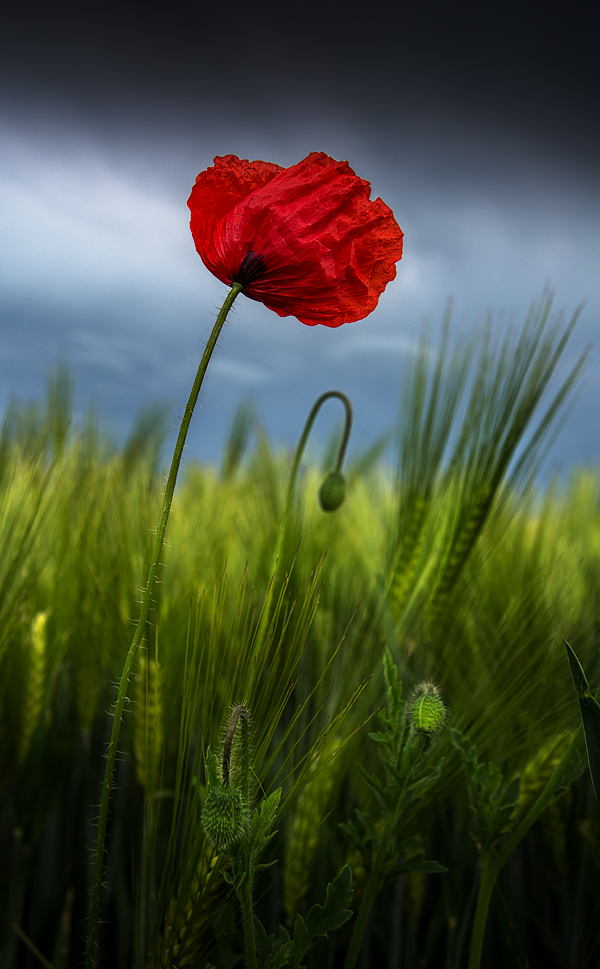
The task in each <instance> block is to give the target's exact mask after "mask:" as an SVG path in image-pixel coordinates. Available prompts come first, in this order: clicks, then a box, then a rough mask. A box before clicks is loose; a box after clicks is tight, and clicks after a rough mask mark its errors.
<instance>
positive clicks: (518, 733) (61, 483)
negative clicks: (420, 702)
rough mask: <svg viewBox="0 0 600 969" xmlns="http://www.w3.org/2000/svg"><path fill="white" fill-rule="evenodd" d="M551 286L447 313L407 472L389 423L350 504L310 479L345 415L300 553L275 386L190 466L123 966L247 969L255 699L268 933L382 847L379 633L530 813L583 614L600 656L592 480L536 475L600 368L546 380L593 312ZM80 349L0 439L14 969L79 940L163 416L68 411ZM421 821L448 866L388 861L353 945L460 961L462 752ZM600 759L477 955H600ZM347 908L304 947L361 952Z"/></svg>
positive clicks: (118, 882)
mask: <svg viewBox="0 0 600 969" xmlns="http://www.w3.org/2000/svg"><path fill="white" fill-rule="evenodd" d="M550 311H551V305H550V300H549V299H548V298H545V299H543V300H542V301H540V303H539V304H537V306H536V307H534V309H532V312H531V314H530V316H529V317H528V320H527V321H526V323H525V324H524V325H523V327H522V328H521V330H520V331H519V332H517V333H514V332H513V333H508V335H507V336H502V337H498V334H497V332H496V330H495V328H494V327H493V326H492V324H491V322H490V321H488V322H487V324H486V325H485V326H484V327H483V328H482V329H481V330H479V331H477V332H474V333H473V334H472V335H471V336H470V337H469V339H468V340H466V341H459V340H455V339H453V338H452V336H451V326H450V321H449V319H446V320H445V322H444V325H443V328H442V339H441V343H440V349H439V351H437V352H432V351H431V349H430V346H429V343H428V341H427V337H426V335H425V336H424V338H423V342H422V345H421V349H420V351H419V353H418V354H417V356H416V358H415V359H414V360H413V361H411V367H410V368H407V375H406V376H405V378H404V380H403V382H402V393H401V402H400V409H399V417H398V421H397V427H396V430H395V436H394V447H395V453H396V459H397V461H396V466H395V467H393V468H390V467H388V466H387V465H385V464H384V463H382V460H381V455H382V453H383V452H384V449H385V447H386V445H387V441H386V440H385V439H383V438H382V440H381V441H378V442H376V443H375V444H374V445H373V446H372V447H371V448H370V449H369V450H368V451H367V452H365V453H364V454H359V455H355V456H354V457H353V459H352V460H351V461H350V463H349V464H347V467H346V468H345V469H344V470H345V475H346V479H347V483H348V497H347V499H346V502H345V503H344V505H343V506H342V507H341V508H340V509H339V510H338V511H337V512H335V513H333V514H325V513H323V512H322V511H321V509H320V507H319V504H318V500H317V495H318V489H319V486H320V483H321V481H322V478H323V476H324V473H325V472H326V471H327V470H329V468H330V467H331V464H332V459H331V457H332V455H333V454H334V451H335V448H336V446H337V441H338V436H334V438H333V439H332V441H331V442H330V443H329V444H328V445H327V446H326V448H325V450H324V454H323V455H322V458H321V459H320V460H319V459H316V458H314V457H313V459H312V460H311V461H307V462H305V465H304V467H303V471H302V475H301V479H300V484H299V487H298V490H297V495H296V501H295V506H294V509H293V514H292V517H291V520H290V527H289V530H288V533H287V536H286V542H285V547H284V551H283V553H282V556H281V560H280V563H279V565H278V568H277V570H276V572H275V575H274V576H272V575H271V567H272V555H273V550H274V548H275V546H276V544H277V534H278V527H279V523H280V521H281V518H282V515H283V508H284V501H285V494H286V487H287V478H288V474H289V467H290V455H288V454H286V453H284V452H282V451H278V450H277V449H275V448H273V446H272V445H271V444H270V442H269V441H268V440H267V438H266V436H265V434H264V432H263V431H262V429H261V427H260V422H259V420H258V417H257V415H256V413H255V412H254V410H253V408H252V405H251V404H250V403H248V402H246V403H243V404H242V405H241V406H240V409H239V411H238V413H237V415H236V417H235V420H234V424H233V426H232V429H231V433H230V436H229V439H228V441H227V443H226V445H225V448H224V451H223V459H222V463H221V466H220V467H217V468H215V467H210V466H203V465H199V464H196V463H194V462H191V461H189V462H188V465H187V468H186V469H185V472H184V474H183V475H182V477H181V480H180V483H179V486H178V490H177V491H176V496H175V501H174V505H173V510H172V515H171V520H170V523H169V528H168V532H167V547H166V548H165V551H164V556H163V559H164V568H163V570H162V573H161V583H160V585H158V586H157V594H156V601H155V608H154V610H153V613H152V617H151V622H150V623H149V627H148V635H147V642H146V648H145V649H144V650H143V651H141V652H140V658H139V661H138V664H137V669H136V673H135V677H134V680H133V682H132V685H131V688H130V702H129V704H128V708H127V712H126V716H125V718H124V726H123V731H122V741H121V748H122V753H121V756H120V760H119V764H118V770H117V776H116V783H115V791H114V795H113V801H112V806H111V819H110V826H109V841H108V854H107V874H106V879H105V886H106V887H105V889H104V896H103V899H102V910H103V917H104V922H103V924H102V925H101V932H100V952H101V958H100V962H99V964H100V965H101V966H111V967H118V969H120V967H131V966H136V967H138V966H139V967H142V966H152V967H154V966H156V967H163V966H164V967H165V969H166V967H169V969H171V967H173V966H199V967H200V966H206V967H207V969H208V967H210V966H213V967H217V969H220V967H225V966H233V965H237V964H240V960H241V959H242V956H241V954H240V953H241V952H242V938H241V931H240V926H239V917H238V912H237V909H236V906H235V904H234V902H233V901H232V898H231V894H230V891H229V889H228V888H227V886H226V884H225V882H224V880H223V879H222V878H221V876H220V874H219V866H220V865H221V861H220V860H219V858H218V857H217V856H216V855H215V854H214V852H213V851H212V849H210V847H209V846H208V844H206V843H205V841H204V837H203V833H202V828H201V826H200V824H199V809H200V805H201V800H202V794H203V783H204V771H203V763H202V761H203V755H204V751H205V749H206V746H207V745H208V744H209V743H210V744H211V745H212V747H213V749H218V747H219V743H220V742H221V739H222V731H223V720H224V718H226V717H227V715H228V713H229V712H230V709H231V705H232V704H234V703H236V702H240V701H242V700H244V701H245V702H247V704H248V706H249V708H250V711H251V714H252V717H253V737H254V745H255V770H256V794H257V796H258V795H259V794H260V792H261V791H264V792H266V793H269V792H270V791H272V790H274V789H275V788H276V787H279V786H283V798H282V810H281V816H280V818H279V822H278V834H277V836H276V838H275V839H274V841H273V843H272V846H271V849H270V860H273V861H275V864H274V865H273V867H271V868H269V869H268V870H267V871H265V872H264V873H263V874H262V876H261V878H260V880H259V885H258V890H257V892H256V907H257V912H258V913H259V914H260V917H261V919H262V921H263V923H264V924H265V926H266V927H267V928H268V930H269V931H275V929H276V926H277V923H278V922H279V921H281V922H284V923H286V924H289V923H290V922H291V921H292V920H293V918H294V916H295V913H296V912H298V911H299V912H301V913H302V914H305V913H306V911H307V909H308V907H309V906H310V904H312V903H313V902H314V901H318V900H321V899H322V897H323V896H324V892H325V886H326V885H327V883H328V882H329V881H331V879H332V878H333V877H334V876H335V875H336V874H337V873H338V871H339V870H340V868H341V867H342V866H343V865H344V864H345V863H346V862H347V861H348V862H349V863H350V865H351V866H352V868H353V875H354V879H353V888H354V891H355V903H358V902H359V901H360V896H361V891H362V890H363V889H364V884H365V877H366V876H365V872H364V870H363V869H362V868H361V861H360V859H359V857H358V856H357V857H354V856H353V851H352V848H351V846H350V845H349V844H348V841H347V839H346V838H345V836H344V835H343V833H342V831H341V830H340V828H339V823H340V822H345V821H347V820H348V819H350V818H351V817H352V816H353V814H354V810H355V809H356V808H359V809H360V810H362V811H366V812H368V811H369V810H370V808H371V803H370V801H369V792H368V788H367V786H366V785H365V783H364V781H363V780H362V779H361V776H360V773H359V772H358V771H357V770H356V764H357V763H361V764H362V765H364V766H365V767H366V768H367V769H369V770H376V769H377V763H378V760H377V756H376V753H375V750H376V745H374V744H373V743H372V741H371V740H369V738H368V732H369V730H372V729H374V727H373V726H371V725H370V720H371V718H372V717H373V716H374V713H375V712H376V710H377V709H378V708H380V707H381V706H382V705H383V704H384V702H385V684H384V678H383V671H382V656H383V651H384V649H385V648H386V647H387V648H389V650H390V651H391V653H392V655H393V658H394V661H395V662H396V664H397V666H398V668H399V671H400V676H401V679H402V682H403V690H404V693H405V695H406V694H408V692H409V691H410V690H411V689H412V687H413V686H414V685H415V683H417V682H420V681H422V680H424V679H430V680H433V681H434V682H435V683H436V684H437V685H438V686H439V687H440V690H441V692H442V695H443V698H444V700H445V702H446V703H447V705H448V706H449V708H450V716H451V725H452V726H453V727H455V728H457V729H459V730H461V731H462V732H463V733H465V734H467V735H468V737H469V738H470V739H471V740H472V741H473V742H474V743H475V744H476V745H477V749H478V752H479V756H480V757H481V758H482V759H487V760H493V761H494V762H495V763H496V764H497V765H498V766H499V767H500V769H501V770H502V772H503V774H504V776H505V778H510V777H512V776H514V775H515V774H521V776H522V787H521V800H520V802H519V805H518V811H524V810H525V809H526V808H527V806H528V805H529V804H531V803H532V800H533V799H534V798H535V796H536V795H537V793H539V791H540V790H541V788H542V787H543V785H544V783H545V781H546V779H547V778H548V776H549V775H550V773H551V771H552V769H553V766H554V764H555V763H556V762H557V761H558V759H559V758H560V756H561V754H562V752H563V751H564V749H566V747H567V745H568V743H569V740H570V738H571V736H572V733H573V731H574V729H575V727H576V726H577V723H578V715H579V714H578V706H577V702H576V700H577V698H576V694H575V692H574V690H573V685H572V682H571V677H570V674H569V669H568V664H567V659H566V655H565V649H564V646H563V644H562V642H561V640H560V636H561V634H562V635H564V636H565V638H566V639H568V641H569V642H570V643H571V644H572V645H573V646H574V648H575V649H576V651H577V653H578V656H579V657H580V659H581V661H582V663H583V665H584V667H585V669H586V671H587V674H588V679H589V680H590V683H591V685H592V688H593V689H596V690H597V688H598V682H599V679H600V670H599V665H600V651H599V634H600V625H599V623H600V478H599V476H598V475H597V474H596V473H595V472H593V471H590V470H584V469H581V470H578V471H574V472H573V473H572V475H571V478H570V480H569V483H568V485H562V486H561V485H559V484H558V483H555V484H550V485H549V486H548V487H546V488H545V489H544V490H541V489H540V487H539V485H536V483H535V482H536V473H537V470H538V469H539V465H540V462H541V460H542V459H543V457H544V455H545V453H546V451H547V447H548V445H549V442H550V441H551V439H552V435H553V433H556V431H557V430H558V427H559V425H560V419H561V415H563V414H564V412H565V404H566V403H567V402H568V399H569V395H570V394H571V391H572V388H573V386H574V384H575V382H576V379H577V377H578V375H579V372H580V370H581V367H582V364H583V361H582V360H580V361H578V362H577V363H576V364H575V366H574V367H573V369H572V370H571V372H570V373H569V374H568V375H567V377H566V378H564V380H563V383H562V384H560V383H559V384H558V385H557V386H556V387H554V383H555V381H554V380H553V376H554V372H555V368H556V366H557V364H558V361H559V359H560V356H561V353H562V351H563V349H564V345H565V343H566V340H567V338H568V334H569V332H570V328H571V327H572V325H573V323H574V320H572V321H571V322H570V323H568V324H566V325H565V323H564V322H563V321H562V320H561V319H553V318H552V317H551V312H550ZM72 391H73V384H72V376H71V375H70V374H69V372H68V371H67V370H66V369H65V368H64V367H62V366H59V367H58V368H57V369H56V371H55V372H54V373H53V375H52V376H51V378H50V381H49V385H48V393H47V400H46V402H45V403H44V404H43V405H35V404H22V403H18V402H14V403H12V404H11V405H10V406H9V407H8V409H7V412H6V414H5V418H4V422H3V424H2V429H1V433H0V503H1V504H0V549H1V554H0V716H1V719H0V797H1V801H0V857H2V859H3V864H2V866H1V869H0V911H1V912H2V914H3V922H2V926H1V929H2V939H1V945H2V949H1V952H2V959H1V964H2V966H3V967H6V969H16V967H23V969H29V967H34V966H36V965H39V964H40V961H39V958H38V957H37V956H36V955H35V953H34V952H33V951H32V950H31V947H30V946H28V945H27V944H26V943H25V942H24V941H23V940H22V938H21V936H20V935H19V933H18V932H17V930H16V929H15V926H17V927H18V929H19V930H20V932H21V933H25V934H26V936H27V937H28V939H29V940H31V942H32V943H33V945H34V946H35V947H37V949H38V950H39V951H40V952H41V954H42V956H43V957H45V958H46V960H49V961H50V963H51V964H52V965H53V966H54V967H55V969H66V967H71V966H76V965H79V964H81V956H82V952H83V951H84V948H85V937H86V921H85V920H86V914H87V904H88V897H89V888H90V883H91V875H92V867H91V863H90V849H91V848H92V847H93V838H94V828H93V821H94V819H95V817H96V812H97V807H96V806H97V804H98V800H99V794H100V783H101V777H102V771H103V766H104V760H103V754H104V751H105V749H106V743H107V740H108V735H109V731H110V715H109V714H110V705H111V701H112V700H114V696H115V688H114V684H115V681H117V680H118V677H119V675H120V672H121V667H122V663H123V660H124V656H125V654H126V651H127V648H128V645H129V641H130V637H131V635H132V624H133V623H134V622H135V619H136V614H137V613H136V610H137V602H138V600H139V598H140V587H141V584H142V583H143V581H144V577H145V573H146V570H147V563H148V561H149V558H150V553H151V541H152V529H153V527H154V524H155V522H156V519H157V516H158V511H159V506H160V499H161V458H162V452H161V448H162V443H163V440H164V436H165V420H166V417H165V413H164V411H162V410H161V409H160V408H154V409H152V410H147V411H145V412H144V413H142V414H141V415H140V417H139V419H138V421H137V422H136V424H135V426H134V428H133V429H132V432H131V434H130V437H129V439H128V440H127V441H126V442H125V443H124V445H123V446H122V447H120V448H117V447H115V446H114V445H113V444H111V443H110V441H108V440H107V438H106V436H105V435H103V434H102V433H101V432H100V430H99V428H98V425H97V422H96V420H95V417H94V415H93V413H90V414H89V415H88V417H87V418H86V420H85V421H84V422H83V423H82V424H81V426H75V425H74V423H73V418H72ZM438 755H439V756H440V757H443V758H444V763H443V768H442V771H441V776H440V778H439V780H438V781H436V783H435V784H434V785H433V787H432V790H431V791H430V792H428V796H427V798H426V800H425V801H424V802H423V803H422V804H421V805H420V806H419V810H418V811H417V813H416V814H415V815H414V817H413V818H412V820H411V822H410V825H411V830H410V831H408V832H407V834H409V835H410V834H412V835H418V836H420V837H422V838H424V839H425V843H426V845H427V855H428V857H431V858H435V859H437V860H438V861H439V862H440V863H441V864H443V865H445V866H446V867H447V868H448V869H449V870H448V872H447V873H446V874H443V875H424V874H421V873H410V874H405V875H402V876H400V877H399V878H397V879H395V880H394V881H392V883H390V884H388V885H387V890H386V891H385V892H383V893H382V894H381V895H380V898H379V900H378V902H377V905H376V915H375V916H373V917H372V918H371V920H370V923H369V926H368V929H367V933H366V937H365V942H364V946H363V954H362V955H361V959H362V962H361V963H359V964H360V965H364V966H367V965H381V966H390V967H392V966H394V967H396V966H399V965H401V966H403V967H404V966H405V967H413V966H414V967H417V966H419V967H421V966H436V967H440V966H445V967H448V969H459V967H461V966H462V965H464V964H465V961H466V953H467V949H468V937H469V931H470V920H471V918H472V908H473V903H474V898H475V894H474V892H475V890H476V887H477V848H476V845H475V844H474V843H473V840H472V838H471V837H470V836H469V824H468V799H467V795H466V782H465V777H464V772H463V769H462V766H461V762H460V758H459V757H458V756H457V753H456V751H455V750H454V749H453V747H452V744H451V742H450V737H449V735H444V736H442V738H441V739H440V741H439V743H438V746H437V748H436V756H438ZM599 820H600V819H599V817H598V811H597V807H596V805H595V802H594V801H593V797H592V796H591V786H590V783H589V777H588V775H587V772H586V773H584V774H583V775H582V776H581V777H580V778H579V779H578V780H577V781H576V782H575V783H574V784H573V785H572V787H571V789H570V790H569V791H568V792H567V793H566V794H565V795H564V796H563V797H562V798H560V799H559V800H558V801H556V802H555V803H554V804H552V805H551V807H550V808H549V809H548V810H547V811H546V812H545V813H544V814H543V815H542V817H541V819H540V820H539V821H538V822H537V823H536V824H535V825H534V827H533V828H532V829H531V831H530V832H529V834H528V836H527V837H526V838H525V839H524V841H523V842H522V844H521V845H520V846H519V848H518V849H517V851H516V852H515V853H514V855H513V856H512V857H511V859H510V860H509V863H508V865H507V866H506V869H505V870H504V871H503V872H502V874H501V877H500V879H499V884H498V889H497V891H496V893H495V895H494V898H493V904H492V909H491V911H490V918H489V923H488V932H487V936H486V946H485V949H484V956H483V964H484V965H486V966H490V967H493V966H498V967H500V966H505V965H508V964H510V965H518V966H526V965H528V966H531V967H537V966H540V967H541V966H544V967H545V969H548V967H553V966H556V967H559V966H560V967H573V969H574V967H581V966H584V965H595V964H597V963H598V960H599V958H600V935H599V934H598V925H599V924H600V918H599V915H600V911H599V909H600V871H599V869H600V823H599ZM350 931H351V926H350V925H347V926H345V927H344V928H343V929H342V930H340V932H338V933H335V934H334V936H333V937H332V938H331V940H330V941H329V943H327V945H322V946H321V947H320V948H319V949H317V950H316V952H315V954H314V955H311V954H309V956H308V960H309V961H308V965H309V966H313V965H314V966H317V965H318V966H325V965H329V966H337V965H340V964H341V962H342V961H343V954H344V951H345V947H346V946H347V944H348V938H349V933H350Z"/></svg>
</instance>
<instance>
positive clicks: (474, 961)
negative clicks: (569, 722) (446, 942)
mask: <svg viewBox="0 0 600 969" xmlns="http://www.w3.org/2000/svg"><path fill="white" fill-rule="evenodd" d="M582 732H583V726H582V725H581V724H580V725H579V727H578V728H577V730H576V731H575V733H574V734H573V739H572V740H571V743H570V744H569V746H568V747H567V749H566V751H565V753H564V754H563V756H562V757H561V759H560V761H559V762H558V764H557V765H556V767H555V768H554V770H553V772H552V774H551V776H550V779H549V780H548V783H547V784H546V786H545V788H544V790H543V791H542V793H541V794H540V796H539V797H538V799H537V801H536V802H535V804H533V806H532V807H531V809H530V810H529V812H528V813H527V814H526V815H525V817H524V818H523V820H522V821H521V823H520V824H519V825H518V826H517V827H516V828H515V830H514V831H513V833H512V834H511V835H510V837H509V838H507V839H506V841H505V842H504V844H503V846H502V848H501V850H500V851H499V852H498V854H496V855H495V854H493V852H492V851H491V850H490V849H487V850H486V851H483V852H482V854H481V881H480V883H479V894H478V896H477V908H476V909H475V918H474V920H473V932H472V935H471V949H470V951H469V964H468V967H467V969H479V966H480V965H481V953H482V949H483V938H484V935H485V925H486V922H487V913H488V908H489V905H490V899H491V897H492V891H493V890H494V885H495V883H496V879H497V877H498V875H499V873H500V871H501V870H502V868H503V867H504V865H505V864H506V862H507V860H508V858H509V857H510V855H511V854H512V853H513V851H514V850H515V848H516V847H517V845H518V843H519V841H520V840H521V838H523V837H524V836H525V834H526V833H527V831H528V830H529V828H530V827H531V825H532V824H533V823H534V821H537V819H538V818H539V816H540V814H541V813H542V811H543V810H544V809H545V808H546V806H547V805H548V803H549V801H550V799H551V798H552V797H553V795H554V793H555V791H556V789H557V787H558V785H559V784H560V781H561V779H562V777H563V774H564V772H565V769H566V768H567V767H568V765H569V761H570V760H571V759H572V757H573V754H574V753H575V751H576V750H577V747H578V746H579V744H580V743H581V734H582Z"/></svg>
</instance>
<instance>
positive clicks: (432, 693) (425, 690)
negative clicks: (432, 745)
mask: <svg viewBox="0 0 600 969" xmlns="http://www.w3.org/2000/svg"><path fill="white" fill-rule="evenodd" d="M408 718H409V720H410V724H411V726H412V728H413V730H414V731H415V732H417V733H420V734H425V735H426V737H427V739H428V740H430V741H431V740H434V739H435V738H436V737H438V736H439V734H440V733H441V732H442V729H443V726H444V724H445V722H446V720H447V718H448V711H447V709H446V706H445V704H444V701H443V700H442V698H441V696H440V691H439V690H438V688H437V686H434V684H433V683H420V684H419V685H418V686H417V688H416V689H415V691H414V693H413V694H412V697H411V699H410V702H409V706H408Z"/></svg>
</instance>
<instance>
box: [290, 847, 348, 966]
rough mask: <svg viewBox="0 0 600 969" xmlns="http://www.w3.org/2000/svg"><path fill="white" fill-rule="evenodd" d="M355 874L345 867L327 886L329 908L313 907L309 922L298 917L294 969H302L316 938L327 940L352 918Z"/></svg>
mask: <svg viewBox="0 0 600 969" xmlns="http://www.w3.org/2000/svg"><path fill="white" fill-rule="evenodd" d="M351 881H352V872H351V871H350V867H349V866H348V865H344V867H343V868H342V870H341V872H340V873H339V875H338V876H337V878H336V879H335V881H333V882H330V883H329V885H328V886H327V892H326V895H325V905H313V907H312V908H311V910H310V912H309V913H308V915H307V916H306V922H305V921H304V919H303V918H302V916H301V915H297V916H296V921H295V923H294V941H293V948H292V962H291V967H292V969H300V965H301V962H300V960H301V959H302V958H303V956H304V955H305V954H306V952H307V951H308V949H309V947H310V945H311V943H312V941H313V939H315V938H317V937H318V936H325V938H326V937H327V934H328V932H331V931H332V930H333V929H337V928H339V926H340V925H343V924H344V922H347V921H348V919H349V918H351V916H352V911H351V909H349V908H347V906H348V904H349V903H350V899H351V898H352V894H353V892H352V889H351V888H350V882H351Z"/></svg>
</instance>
